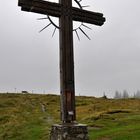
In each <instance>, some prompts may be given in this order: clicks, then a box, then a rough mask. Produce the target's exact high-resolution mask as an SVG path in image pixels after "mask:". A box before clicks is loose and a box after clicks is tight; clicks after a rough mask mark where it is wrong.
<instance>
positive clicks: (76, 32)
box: [75, 30, 80, 41]
mask: <svg viewBox="0 0 140 140" xmlns="http://www.w3.org/2000/svg"><path fill="white" fill-rule="evenodd" d="M75 33H76V35H77V38H78V40H79V41H80V37H79V35H78V32H77V30H75Z"/></svg>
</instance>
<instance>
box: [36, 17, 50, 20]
mask: <svg viewBox="0 0 140 140" xmlns="http://www.w3.org/2000/svg"><path fill="white" fill-rule="evenodd" d="M43 19H48V18H47V17H45V18H38V19H37V20H43Z"/></svg>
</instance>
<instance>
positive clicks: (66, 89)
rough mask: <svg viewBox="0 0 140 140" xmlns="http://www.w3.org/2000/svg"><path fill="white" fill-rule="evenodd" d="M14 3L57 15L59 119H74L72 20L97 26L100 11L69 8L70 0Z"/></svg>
mask: <svg viewBox="0 0 140 140" xmlns="http://www.w3.org/2000/svg"><path fill="white" fill-rule="evenodd" d="M18 5H19V6H21V10H23V11H28V12H34V13H39V14H44V15H50V16H54V17H59V27H60V30H59V34H60V35H59V36H60V37H59V38H60V87H61V120H62V122H63V123H73V122H75V121H76V111H75V83H74V53H73V20H74V21H80V22H86V23H90V24H94V25H98V26H101V25H103V24H104V22H105V18H104V17H103V14H101V13H96V12H91V11H86V10H82V9H79V8H76V7H72V0H59V3H53V2H48V1H43V0H19V2H18Z"/></svg>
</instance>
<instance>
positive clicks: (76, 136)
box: [50, 124, 89, 140]
mask: <svg viewBox="0 0 140 140" xmlns="http://www.w3.org/2000/svg"><path fill="white" fill-rule="evenodd" d="M50 140H89V138H88V130H87V126H86V125H83V124H54V125H53V126H52V130H51V136H50Z"/></svg>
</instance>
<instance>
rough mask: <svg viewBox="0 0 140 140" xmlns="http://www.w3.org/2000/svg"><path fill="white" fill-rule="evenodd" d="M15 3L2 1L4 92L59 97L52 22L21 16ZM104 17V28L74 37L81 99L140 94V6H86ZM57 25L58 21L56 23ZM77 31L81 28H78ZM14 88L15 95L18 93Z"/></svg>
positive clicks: (109, 2) (94, 0)
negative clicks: (115, 93)
mask: <svg viewBox="0 0 140 140" xmlns="http://www.w3.org/2000/svg"><path fill="white" fill-rule="evenodd" d="M17 3H18V1H17V0H0V92H2V91H4V92H7V91H8V92H14V91H15V90H16V91H22V90H27V91H30V92H32V91H33V92H37V93H43V92H46V93H56V94H59V85H60V84H59V42H58V39H59V33H58V31H56V34H55V35H54V37H53V38H52V33H53V30H54V27H53V26H50V27H49V28H47V29H46V30H44V31H43V32H41V33H38V31H39V30H40V29H42V28H43V27H44V26H45V25H47V24H48V23H49V21H48V20H42V21H38V20H36V19H37V18H40V17H45V16H44V15H39V14H35V13H27V12H23V11H21V10H20V7H18V6H17ZM81 4H82V5H90V7H89V8H86V9H87V10H92V11H97V12H102V13H104V16H105V17H106V23H105V24H104V25H103V26H102V27H96V26H94V25H88V26H89V27H91V28H92V30H88V29H86V28H83V29H84V31H85V32H86V33H87V34H88V35H89V36H90V38H91V40H90V41H89V40H88V39H87V38H86V37H85V36H84V35H83V34H82V33H81V32H80V31H78V33H79V36H80V39H81V41H80V42H79V41H78V39H77V37H76V35H75V34H74V51H75V84H76V94H77V95H79V94H80V95H92V96H102V95H103V92H105V93H106V94H107V95H108V96H110V97H112V96H114V92H115V91H116V90H119V91H123V90H124V89H127V90H128V92H130V93H131V94H132V93H133V92H134V91H136V90H138V89H140V39H139V37H140V8H139V6H140V0H116V1H115V0H83V1H82V2H81ZM56 22H57V21H56ZM75 26H77V24H76V25H75ZM15 88H16V89H15Z"/></svg>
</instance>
